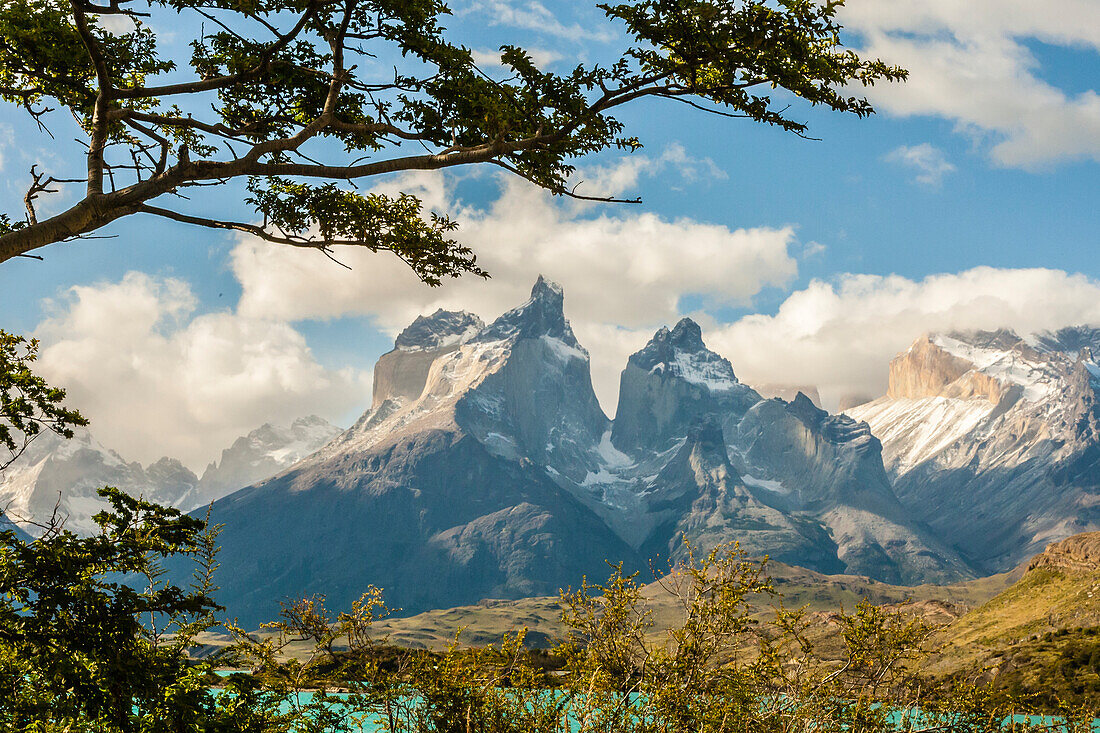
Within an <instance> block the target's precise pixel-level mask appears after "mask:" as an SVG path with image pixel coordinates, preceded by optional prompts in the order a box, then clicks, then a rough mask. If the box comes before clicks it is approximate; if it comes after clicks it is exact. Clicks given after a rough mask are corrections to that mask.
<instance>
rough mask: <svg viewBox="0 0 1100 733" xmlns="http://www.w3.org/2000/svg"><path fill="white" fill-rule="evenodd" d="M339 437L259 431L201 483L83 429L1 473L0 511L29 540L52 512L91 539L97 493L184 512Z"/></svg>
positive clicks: (173, 465)
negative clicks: (145, 462) (114, 492)
mask: <svg viewBox="0 0 1100 733" xmlns="http://www.w3.org/2000/svg"><path fill="white" fill-rule="evenodd" d="M339 432H340V430H339V428H336V427H335V426H333V425H330V424H329V423H328V422H326V421H324V420H322V419H321V418H319V417H316V416H310V417H306V418H300V419H298V420H295V421H294V422H293V423H292V424H291V425H289V426H274V425H270V424H269V425H264V426H262V427H260V428H258V429H256V430H254V431H252V432H251V433H249V434H248V435H247V436H245V437H242V438H238V439H237V441H236V442H235V443H234V444H233V446H231V447H230V448H227V449H226V450H224V451H223V452H222V457H221V461H220V463H212V464H210V466H209V467H207V469H206V471H205V472H204V473H203V476H202V479H199V478H198V477H197V476H196V475H195V474H194V473H193V472H192V471H191V470H190V469H188V468H187V467H185V466H184V465H183V464H182V463H180V462H179V461H178V460H176V459H174V458H167V457H165V458H161V459H160V460H158V461H156V462H155V463H152V464H150V465H149V466H145V467H143V466H142V465H141V464H140V463H136V462H130V461H127V460H125V459H124V458H122V457H121V456H120V455H119V454H118V453H116V452H115V451H113V450H111V449H109V448H106V447H105V446H103V445H102V444H101V443H100V442H99V441H97V440H96V439H95V438H94V437H93V436H92V434H91V433H90V432H89V431H88V430H86V429H79V430H77V431H75V435H74V437H73V438H72V439H71V440H65V439H63V438H61V437H58V436H57V435H55V434H53V433H45V434H43V435H41V436H39V437H38V438H36V439H35V440H34V441H33V442H32V443H31V444H30V446H29V447H28V449H27V451H26V452H24V454H23V455H22V456H20V458H19V459H18V460H17V461H16V462H15V463H13V464H12V465H11V466H9V467H8V468H7V469H5V470H4V472H3V473H0V506H2V507H5V513H6V514H8V515H9V516H10V517H11V518H13V519H15V520H16V523H17V524H19V526H21V527H22V529H23V530H25V531H27V532H28V533H29V534H31V535H33V536H37V535H38V534H40V533H41V529H40V528H39V527H37V526H36V523H37V524H42V523H45V522H47V521H48V520H49V519H50V516H51V515H52V514H53V511H54V507H55V506H56V507H57V510H58V514H59V516H60V517H62V518H64V520H65V528H66V529H69V530H72V531H74V532H76V533H78V534H84V535H87V534H92V533H94V532H96V531H98V527H97V525H96V524H95V522H94V521H93V520H92V517H93V516H95V515H96V514H97V513H99V512H100V511H102V510H103V509H105V508H107V504H106V502H105V501H104V500H103V499H102V498H101V497H100V496H99V495H98V494H97V493H96V492H97V490H98V489H100V488H102V487H104V486H114V487H116V488H119V489H122V490H123V491H126V492H127V493H129V494H131V495H133V496H142V497H144V498H146V499H149V500H151V501H155V502H157V503H159V504H166V505H169V506H174V507H177V508H179V509H182V510H184V511H190V510H193V509H196V508H198V507H202V506H205V505H207V504H208V503H210V502H211V501H213V500H214V499H217V498H219V497H221V496H224V495H225V494H227V493H229V492H230V491H234V490H236V489H239V488H241V487H242V486H247V485H249V484H252V483H255V482H256V481H258V480H260V479H263V478H266V477H268V476H270V475H272V474H274V473H277V472H278V471H280V470H282V469H285V468H287V467H288V466H290V465H292V464H294V463H296V462H297V461H298V460H300V459H301V458H304V457H305V456H306V455H308V454H310V453H312V452H313V451H315V450H317V449H318V448H320V447H321V446H322V445H323V444H324V443H327V442H328V441H329V440H330V439H331V438H332V437H333V436H335V435H336V434H337V433H339Z"/></svg>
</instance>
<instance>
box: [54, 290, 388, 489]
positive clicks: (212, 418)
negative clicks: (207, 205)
mask: <svg viewBox="0 0 1100 733" xmlns="http://www.w3.org/2000/svg"><path fill="white" fill-rule="evenodd" d="M196 305H197V304H196V299H195V297H194V295H193V294H192V292H191V290H190V287H189V286H188V285H187V284H186V283H184V282H182V281H180V280H176V279H172V278H154V277H150V276H148V275H145V274H141V273H136V272H132V273H129V274H128V275H126V276H125V277H124V278H123V279H122V280H121V281H119V282H113V283H101V284H97V285H90V286H78V287H74V288H71V289H70V290H69V291H68V292H67V293H66V294H65V296H64V297H63V298H61V299H59V300H57V301H55V302H53V303H51V304H50V308H51V310H52V314H51V315H50V316H49V317H48V318H47V319H46V320H45V321H44V322H43V323H42V324H40V326H39V327H38V329H36V335H38V336H39V337H41V338H42V340H43V344H44V348H43V350H42V353H41V359H40V362H39V366H38V368H39V371H40V372H41V373H42V374H43V376H45V377H46V378H47V380H49V381H50V382H51V383H52V384H57V385H59V386H63V387H65V388H66V389H67V390H68V393H69V399H68V402H69V404H72V405H74V406H76V407H78V408H79V409H80V410H81V411H82V412H83V413H84V414H85V416H87V417H88V418H89V419H90V420H91V421H92V424H91V430H92V431H93V433H94V434H95V435H96V436H97V437H98V438H99V440H101V441H102V442H103V443H104V444H105V445H108V446H111V447H113V448H115V449H116V450H118V451H119V452H120V453H122V455H124V456H125V457H126V458H127V459H128V460H139V461H142V462H150V461H153V460H156V459H157V458H159V457H160V456H162V455H165V454H168V455H170V456H173V457H176V458H179V459H181V460H182V461H184V462H185V463H186V464H188V465H189V466H191V467H192V468H193V469H196V470H201V468H202V467H203V466H204V465H205V463H206V462H208V461H209V460H211V459H214V458H216V457H217V455H218V453H219V452H220V450H221V449H222V448H224V447H227V446H228V445H229V444H230V443H231V442H232V441H233V440H234V439H235V438H237V437H238V436H240V435H242V434H244V433H246V432H248V431H250V430H252V429H254V428H256V427H257V426H259V425H261V424H262V423H264V422H267V421H277V422H286V421H289V420H292V419H293V418H296V417H299V416H301V415H306V414H310V413H316V414H320V415H322V416H325V417H328V418H330V419H337V418H338V417H339V416H341V415H342V413H343V412H344V410H345V408H346V405H347V403H348V401H349V400H350V401H352V402H355V401H359V402H360V403H362V402H364V401H365V400H366V395H367V393H368V392H369V386H368V385H367V383H366V382H367V380H366V378H365V375H363V374H359V373H356V372H354V371H351V370H342V371H332V370H329V369H326V368H324V367H323V366H321V365H320V364H319V363H318V362H317V361H316V359H315V358H314V357H313V355H312V354H311V352H310V349H309V347H308V346H307V345H306V342H305V339H304V338H303V337H302V335H301V334H300V333H298V332H297V331H296V330H295V329H294V328H292V327H291V326H289V325H287V324H286V323H280V322H277V321H271V320H267V319H258V318H250V317H242V316H239V315H237V314H235V313H232V312H218V313H206V314H201V315H196Z"/></svg>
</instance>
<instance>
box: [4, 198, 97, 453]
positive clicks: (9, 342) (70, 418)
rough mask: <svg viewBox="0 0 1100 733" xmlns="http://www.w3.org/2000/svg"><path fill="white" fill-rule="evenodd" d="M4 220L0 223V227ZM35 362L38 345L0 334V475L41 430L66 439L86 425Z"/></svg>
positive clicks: (35, 341) (34, 342) (21, 338)
mask: <svg viewBox="0 0 1100 733" xmlns="http://www.w3.org/2000/svg"><path fill="white" fill-rule="evenodd" d="M5 225H7V220H6V219H5V220H0V227H3V226H5ZM37 358H38V341H37V340H36V339H30V340H28V339H26V338H24V337H22V336H16V335H14V334H10V333H8V332H7V331H4V330H0V446H3V448H4V449H6V450H7V452H8V455H7V457H0V471H2V470H3V469H4V468H5V467H7V466H8V465H10V464H11V463H12V461H14V460H15V459H16V458H18V457H19V455H20V454H21V453H22V452H23V451H24V450H25V449H26V448H27V446H28V445H29V444H30V442H31V441H32V440H34V439H35V438H36V437H37V436H38V435H40V434H41V433H42V431H44V430H50V431H53V432H55V433H57V434H58V435H61V436H63V437H66V438H71V437H73V431H72V428H73V427H74V426H78V425H87V424H88V421H87V420H85V419H84V417H82V416H81V414H80V413H79V412H77V411H76V410H70V409H68V408H66V407H64V406H63V405H62V404H61V403H62V401H63V400H64V399H65V390H63V389H59V388H57V387H51V386H49V385H48V384H46V381H45V380H44V379H42V378H41V377H39V376H38V375H36V374H35V373H34V372H33V371H31V365H32V364H33V363H34V361H35V359H37Z"/></svg>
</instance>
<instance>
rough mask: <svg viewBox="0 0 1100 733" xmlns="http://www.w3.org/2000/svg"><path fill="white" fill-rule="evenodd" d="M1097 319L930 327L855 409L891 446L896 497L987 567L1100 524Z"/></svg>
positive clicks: (1000, 566)
mask: <svg viewBox="0 0 1100 733" xmlns="http://www.w3.org/2000/svg"><path fill="white" fill-rule="evenodd" d="M1098 349H1100V330H1098V329H1093V328H1085V327H1077V328H1067V329H1063V330H1061V331H1058V332H1056V333H1041V334H1036V335H1032V336H1028V337H1027V338H1021V337H1020V336H1018V335H1016V334H1015V333H1013V332H1011V331H1007V330H1001V331H992V332H990V331H979V332H971V333H953V334H946V335H945V334H932V335H928V336H923V337H921V338H919V339H918V340H917V341H916V342H915V343H914V344H913V345H912V346H911V347H910V348H909V349H908V350H907V351H906V352H904V353H903V354H900V355H898V357H896V358H895V359H894V360H893V361H892V362H891V364H890V382H889V389H888V391H887V394H886V395H885V396H884V397H881V398H879V399H876V400H874V401H872V402H869V403H866V404H862V405H859V406H857V407H854V408H851V409H849V410H848V411H847V414H848V415H850V416H851V417H853V418H854V419H856V420H863V421H866V422H867V423H868V424H869V425H870V426H871V431H872V432H873V433H874V435H875V436H877V437H878V438H879V439H880V440H881V441H882V445H883V458H884V462H885V465H886V468H887V470H888V472H889V474H890V476H891V478H892V480H893V484H894V490H895V492H896V493H897V496H898V498H899V500H900V501H901V502H902V503H903V504H904V505H905V507H906V509H907V511H909V512H911V514H912V516H913V517H915V518H916V519H918V520H920V521H923V522H926V523H927V524H928V525H929V526H930V527H932V529H933V530H934V531H935V532H936V534H937V535H939V536H940V537H941V538H943V539H944V541H945V542H947V543H948V544H950V545H951V546H954V547H957V548H958V549H959V550H961V552H962V554H963V555H964V556H965V557H966V558H967V559H968V560H969V561H970V562H971V563H972V564H973V565H974V566H976V567H977V568H978V569H979V570H981V571H984V572H996V571H1001V570H1006V569H1008V568H1011V567H1013V566H1015V565H1017V564H1019V563H1020V562H1023V561H1024V560H1025V559H1027V558H1028V557H1030V556H1031V555H1033V554H1035V553H1036V552H1038V551H1040V550H1042V549H1043V547H1045V546H1046V545H1047V543H1049V542H1051V541H1054V540H1059V539H1062V538H1064V537H1068V536H1070V535H1073V534H1077V533H1079V532H1083V531H1090V530H1095V529H1100V399H1098V398H1100V367H1098V365H1097V361H1096V358H1095V356H1094V355H1095V354H1096V353H1098Z"/></svg>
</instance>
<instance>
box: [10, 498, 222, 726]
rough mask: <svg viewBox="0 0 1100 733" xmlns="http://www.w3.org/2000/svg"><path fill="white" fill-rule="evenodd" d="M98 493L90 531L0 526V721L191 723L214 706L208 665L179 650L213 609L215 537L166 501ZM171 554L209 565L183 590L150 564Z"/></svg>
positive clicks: (212, 714)
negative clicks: (28, 532)
mask: <svg viewBox="0 0 1100 733" xmlns="http://www.w3.org/2000/svg"><path fill="white" fill-rule="evenodd" d="M100 495H101V496H103V497H105V498H106V499H107V500H108V501H109V502H110V504H111V506H112V507H113V511H111V512H106V511H105V512H102V513H100V514H99V515H97V516H96V521H97V522H98V523H99V525H100V527H101V532H100V533H99V534H97V535H94V536H92V537H86V538H81V537H77V536H76V535H74V534H72V533H71V532H68V531H65V530H63V529H60V528H59V527H56V526H55V527H54V528H52V529H50V530H48V531H47V532H46V533H45V534H44V535H43V536H42V537H40V538H39V539H38V540H37V541H35V542H27V543H24V542H23V541H21V540H20V539H19V538H17V537H16V536H15V535H14V533H13V532H11V531H7V532H0V699H3V700H4V701H5V703H4V704H3V705H0V728H2V729H3V730H11V731H23V730H54V729H56V730H62V729H64V728H65V727H67V726H71V727H72V728H74V729H76V730H87V729H89V728H95V729H96V730H101V731H105V732H113V731H131V730H142V731H161V730H164V731H168V730H173V731H174V730H187V729H192V730H197V729H200V728H199V725H200V724H206V722H208V721H215V720H216V719H217V717H218V715H219V713H218V711H217V710H215V709H214V708H213V707H212V706H211V704H210V703H211V696H210V695H209V693H208V691H207V688H208V686H209V684H210V680H209V677H208V673H209V671H210V667H209V665H201V664H200V665H192V664H191V662H190V660H189V659H188V657H187V653H186V652H187V649H188V647H189V646H190V645H191V642H192V640H193V638H194V635H195V634H196V633H198V632H199V631H202V630H205V629H206V628H208V626H209V624H210V620H209V619H210V611H211V610H212V609H213V608H214V604H213V602H212V601H211V600H210V599H209V597H208V596H207V593H208V592H209V590H210V586H209V577H208V576H209V572H212V569H213V552H214V545H213V536H212V535H206V536H203V535H202V534H201V532H202V529H203V525H204V523H203V522H201V521H199V520H196V519H193V518H191V517H185V516H181V515H180V513H179V512H178V511H177V510H175V509H168V508H165V507H160V506H157V505H155V504H150V503H148V502H145V501H142V500H140V499H135V498H133V497H131V496H129V495H127V494H125V493H123V492H121V491H119V490H117V489H111V488H106V489H102V490H101V491H100ZM180 553H182V554H185V555H191V556H195V557H196V558H199V559H201V560H202V561H203V563H204V567H205V569H206V571H207V572H206V573H205V574H204V575H203V576H201V577H200V578H199V579H198V584H197V585H196V586H195V587H193V588H191V589H184V588H180V587H179V586H176V585H173V584H171V583H168V582H167V581H165V580H164V579H163V578H162V577H161V571H160V568H159V565H158V561H159V560H160V559H163V558H165V557H167V556H169V555H174V554H180ZM140 586H144V587H143V588H142V587H140ZM211 729H215V730H216V729H217V728H211Z"/></svg>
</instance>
